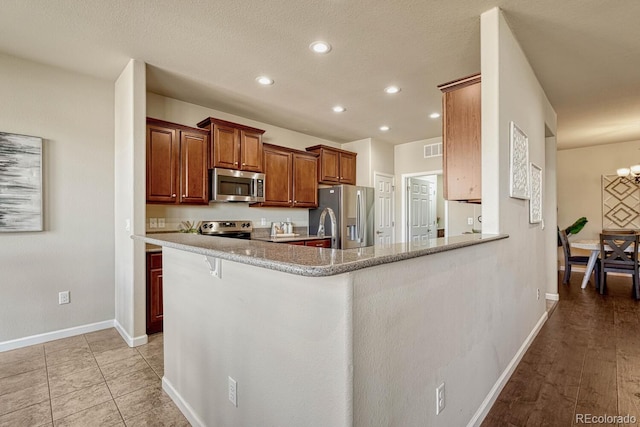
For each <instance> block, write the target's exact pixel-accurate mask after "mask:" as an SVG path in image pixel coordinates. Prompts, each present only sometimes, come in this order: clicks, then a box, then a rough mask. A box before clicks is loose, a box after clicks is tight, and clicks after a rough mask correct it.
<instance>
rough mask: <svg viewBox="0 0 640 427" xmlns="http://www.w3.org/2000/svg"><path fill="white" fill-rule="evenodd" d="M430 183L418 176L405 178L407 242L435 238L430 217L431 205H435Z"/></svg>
mask: <svg viewBox="0 0 640 427" xmlns="http://www.w3.org/2000/svg"><path fill="white" fill-rule="evenodd" d="M432 185H433V184H432V183H431V182H430V181H427V180H424V179H420V178H409V179H407V200H408V203H407V219H408V224H407V230H408V236H407V241H408V242H415V243H419V242H424V241H427V240H428V239H433V238H435V231H433V232H432V229H433V228H434V227H433V226H432V219H431V216H432V214H431V211H432V210H433V208H432V205H435V199H434V196H433V195H434V191H433V189H432ZM432 202H433V203H432Z"/></svg>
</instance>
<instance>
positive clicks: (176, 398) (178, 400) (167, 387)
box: [162, 377, 206, 427]
mask: <svg viewBox="0 0 640 427" xmlns="http://www.w3.org/2000/svg"><path fill="white" fill-rule="evenodd" d="M162 389H163V390H164V391H165V392H166V393H167V394H168V395H169V397H170V398H171V400H173V403H175V404H176V406H177V407H178V409H180V412H182V414H183V415H184V416H185V418H186V419H187V421H189V423H191V425H192V426H194V427H205V425H206V424H205V423H204V422H203V421H202V420H201V419H200V418H199V417H198V416H197V415H196V413H195V411H194V410H193V408H192V407H191V406H190V405H189V404H188V403H187V402H186V401H185V400H184V399H183V398H182V396H180V393H178V391H177V390H176V389H175V388H174V387H173V385H172V384H171V382H170V381H169V380H168V379H167V377H162Z"/></svg>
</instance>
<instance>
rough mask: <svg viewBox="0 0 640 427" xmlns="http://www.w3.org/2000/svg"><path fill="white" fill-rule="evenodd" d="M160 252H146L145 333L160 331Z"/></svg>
mask: <svg viewBox="0 0 640 427" xmlns="http://www.w3.org/2000/svg"><path fill="white" fill-rule="evenodd" d="M162 313H163V309H162V252H150V253H147V334H155V333H157V332H162V321H163V315H162Z"/></svg>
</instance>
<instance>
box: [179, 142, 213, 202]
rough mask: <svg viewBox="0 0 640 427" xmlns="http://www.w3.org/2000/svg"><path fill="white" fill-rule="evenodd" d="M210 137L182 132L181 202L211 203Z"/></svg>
mask: <svg viewBox="0 0 640 427" xmlns="http://www.w3.org/2000/svg"><path fill="white" fill-rule="evenodd" d="M208 146H209V138H208V137H207V136H206V135H204V134H201V133H197V132H188V131H182V132H180V170H181V177H180V178H181V179H180V203H189V204H200V205H206V204H208V203H209V191H208V188H207V187H208V181H209V176H208V169H207V157H208V156H207V148H208Z"/></svg>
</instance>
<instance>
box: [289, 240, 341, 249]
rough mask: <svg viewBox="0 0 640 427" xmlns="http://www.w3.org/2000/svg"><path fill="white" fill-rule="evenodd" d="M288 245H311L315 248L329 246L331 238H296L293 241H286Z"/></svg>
mask: <svg viewBox="0 0 640 427" xmlns="http://www.w3.org/2000/svg"><path fill="white" fill-rule="evenodd" d="M287 243H288V244H289V245H297V246H313V247H316V248H330V247H331V239H316V240H297V241H294V242H287Z"/></svg>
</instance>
